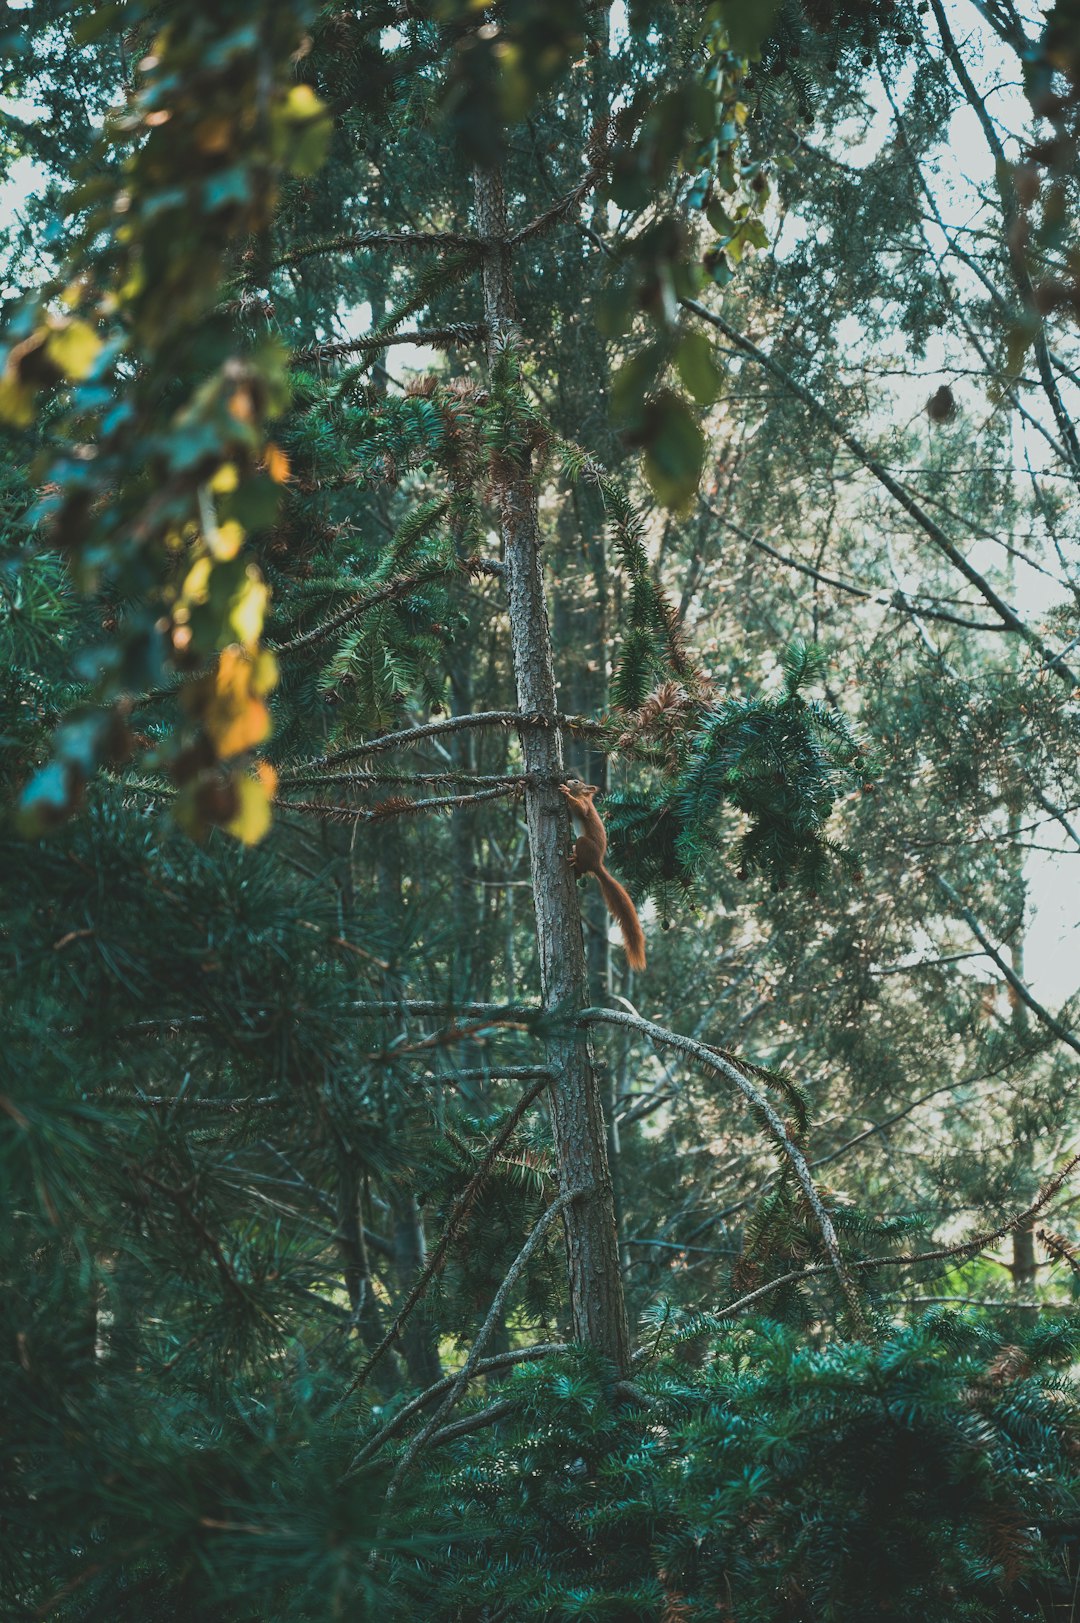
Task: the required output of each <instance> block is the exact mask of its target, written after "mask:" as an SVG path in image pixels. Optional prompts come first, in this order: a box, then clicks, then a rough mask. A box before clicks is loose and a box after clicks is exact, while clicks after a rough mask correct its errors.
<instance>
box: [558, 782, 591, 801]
mask: <svg viewBox="0 0 1080 1623" xmlns="http://www.w3.org/2000/svg"><path fill="white" fill-rule="evenodd" d="M563 788H564V789H566V790H567V791H568V792H569V793H570V794H572V795H575V796H576V797H577V798H578V799H579V800H591V799H592V798H593V796H594V795H598V794H599V793H600V788H599V785H598V784H595V783H583V782H582V781H581V779H580V778H567V780H566V782H565V783H564V784H563Z"/></svg>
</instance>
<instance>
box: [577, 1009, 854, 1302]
mask: <svg viewBox="0 0 1080 1623" xmlns="http://www.w3.org/2000/svg"><path fill="white" fill-rule="evenodd" d="M579 1019H580V1020H581V1021H582V1022H583V1023H586V1024H593V1023H598V1024H603V1025H611V1026H628V1027H630V1029H631V1030H634V1031H640V1032H642V1033H643V1034H644V1035H645V1036H647V1037H650V1038H651V1039H652V1041H653V1042H657V1043H664V1044H666V1045H667V1046H668V1047H669V1048H677V1049H679V1050H680V1051H681V1052H682V1053H684V1054H688V1055H689V1056H690V1057H691V1059H695V1060H697V1061H698V1063H699V1064H701V1065H705V1066H707V1067H708V1068H709V1069H710V1070H712V1071H715V1072H716V1073H717V1074H718V1075H719V1076H723V1077H726V1078H727V1080H728V1081H729V1082H734V1084H735V1086H736V1087H737V1088H738V1090H739V1092H740V1093H741V1094H742V1095H743V1097H744V1098H745V1099H746V1100H747V1101H748V1103H750V1104H752V1105H753V1106H754V1108H755V1109H756V1110H759V1111H760V1112H761V1114H762V1115H763V1116H764V1117H765V1120H766V1121H767V1122H768V1124H769V1127H770V1128H771V1129H772V1132H773V1135H774V1137H775V1138H776V1141H777V1143H778V1144H779V1145H780V1147H781V1148H782V1149H783V1151H784V1154H785V1155H786V1156H787V1158H788V1160H789V1161H790V1162H791V1165H792V1168H793V1169H794V1172H795V1176H796V1177H797V1178H798V1180H799V1183H800V1184H801V1185H802V1190H803V1193H804V1195H805V1196H806V1200H807V1204H808V1205H809V1207H810V1209H811V1211H812V1212H813V1214H814V1217H815V1219H816V1221H817V1225H818V1228H819V1229H820V1231H821V1237H822V1240H823V1241H824V1243H825V1249H826V1251H827V1252H828V1254H829V1257H830V1259H831V1263H832V1267H833V1268H834V1270H835V1272H836V1276H837V1279H838V1280H839V1282H840V1288H841V1290H842V1291H843V1294H844V1298H845V1300H846V1301H847V1303H848V1306H849V1307H850V1309H851V1311H852V1314H853V1315H854V1317H855V1319H856V1321H857V1322H860V1323H861V1322H862V1320H863V1313H862V1308H861V1305H860V1303H859V1298H858V1296H857V1294H856V1292H855V1288H854V1286H853V1285H852V1283H851V1280H850V1278H849V1277H848V1274H847V1271H846V1268H845V1265H844V1259H843V1257H842V1256H841V1255H840V1244H839V1241H838V1240H837V1238H836V1230H835V1228H834V1227H833V1221H832V1218H831V1217H830V1216H829V1214H828V1212H827V1211H826V1210H825V1207H824V1205H823V1204H822V1201H821V1196H820V1195H819V1194H818V1192H817V1189H816V1187H815V1185H814V1180H813V1178H812V1177H811V1176H810V1169H809V1167H808V1166H807V1164H806V1157H805V1156H804V1155H803V1153H802V1151H801V1150H800V1149H799V1147H798V1145H797V1144H795V1143H794V1142H793V1141H792V1138H791V1135H790V1134H789V1133H788V1130H787V1128H786V1127H785V1125H784V1122H783V1121H782V1119H781V1117H780V1116H779V1114H778V1113H777V1111H776V1110H775V1109H774V1108H773V1106H772V1105H771V1104H770V1102H769V1100H768V1099H767V1098H766V1097H765V1095H764V1094H763V1093H762V1092H761V1089H760V1088H758V1087H757V1086H756V1085H755V1084H754V1083H753V1082H752V1081H751V1080H750V1078H749V1077H748V1076H746V1075H744V1074H743V1072H742V1071H741V1070H739V1069H738V1067H737V1066H736V1065H734V1064H732V1062H731V1061H730V1060H729V1059H725V1058H724V1056H723V1055H722V1054H721V1053H720V1052H719V1051H718V1050H717V1049H715V1048H712V1047H709V1046H708V1045H707V1044H705V1043H699V1042H695V1041H694V1039H693V1038H692V1037H684V1036H682V1035H681V1033H679V1032H676V1031H668V1030H667V1029H666V1028H665V1027H664V1026H658V1025H655V1024H654V1023H653V1021H651V1020H643V1019H642V1018H641V1017H640V1015H636V1014H623V1013H622V1012H621V1011H618V1010H615V1009H585V1010H584V1011H583V1013H582V1014H581V1015H580V1016H579Z"/></svg>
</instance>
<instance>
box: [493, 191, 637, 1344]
mask: <svg viewBox="0 0 1080 1623" xmlns="http://www.w3.org/2000/svg"><path fill="white" fill-rule="evenodd" d="M475 197H476V214H477V226H478V229H479V232H480V234H481V235H482V236H483V237H485V238H486V239H487V244H488V245H487V249H486V252H485V257H484V315H485V319H486V321H487V325H488V330H489V344H490V351H489V358H490V356H491V355H493V354H494V353H495V352H496V351H497V350H498V348H499V346H500V345H501V343H503V342H505V341H506V340H507V339H508V338H511V336H512V333H513V326H514V303H513V292H512V286H511V280H510V255H509V249H508V247H507V244H506V240H505V239H506V195H505V191H504V188H503V180H502V175H501V172H500V171H498V170H496V169H478V170H477V171H476V175H475ZM495 495H496V500H497V503H498V507H499V513H500V520H501V529H502V541H503V555H504V561H505V565H506V590H507V598H508V601H509V612H510V645H511V658H512V661H513V666H514V680H515V684H516V687H517V699H518V706H519V708H520V710H521V711H522V713H523V714H524V715H528V716H543V717H550V718H552V721H553V720H554V716H555V713H556V704H555V678H554V672H553V668H552V656H551V632H550V627H549V624H548V615H547V604H546V601H545V597H544V582H543V571H542V565H541V558H540V533H539V522H538V513H537V487H536V479H535V476H534V474H533V471H532V466H531V458H530V457H529V456H528V454H527V453H526V454H525V455H523V456H522V457H521V458H520V460H519V462H518V464H517V466H516V467H515V466H511V465H510V464H509V461H508V460H506V459H504V461H503V465H502V467H501V469H500V471H499V473H498V474H497V476H496V480H495ZM522 751H523V754H524V758H525V767H526V770H527V772H528V773H529V776H530V782H529V784H528V786H527V788H526V790H525V815H526V821H527V824H528V830H529V850H530V856H531V860H532V879H533V895H534V899H535V904H536V937H537V946H538V951H539V958H540V977H541V996H542V1001H543V1006H544V1008H545V1009H548V1010H552V1011H558V1013H560V1014H561V1015H563V1016H564V1017H567V1018H571V1019H572V1017H573V1015H574V1013H575V1012H576V1011H577V1010H578V1009H580V1008H582V1007H583V1006H584V1005H585V1002H586V996H587V987H586V977H585V953H584V949H583V946H582V939H581V918H580V915H579V913H578V906H577V896H576V892H575V886H574V877H573V873H572V871H571V868H570V864H569V862H568V861H567V858H568V855H569V852H570V846H571V838H570V820H569V817H568V814H567V811H566V807H565V803H564V802H563V799H562V796H561V795H560V794H559V791H558V782H559V780H560V777H561V775H562V771H563V761H562V741H561V738H560V735H559V732H558V730H557V728H556V727H555V726H554V725H550V726H547V727H526V728H523V729H522ZM548 1062H549V1064H550V1066H551V1069H552V1071H553V1073H554V1076H555V1081H554V1083H553V1085H552V1091H551V1100H552V1120H553V1125H554V1132H555V1143H556V1149H557V1154H558V1159H559V1180H560V1187H561V1189H562V1191H564V1192H565V1191H568V1190H573V1189H578V1188H581V1189H583V1190H584V1191H585V1193H584V1194H583V1195H582V1196H581V1197H580V1198H579V1199H578V1200H575V1201H573V1202H571V1204H570V1205H569V1206H568V1207H567V1208H566V1216H565V1220H564V1231H565V1235H566V1251H567V1267H568V1273H569V1284H570V1304H571V1310H572V1313H573V1323H574V1335H575V1337H576V1338H577V1339H578V1340H579V1341H583V1342H585V1343H587V1344H588V1345H589V1346H591V1347H595V1348H596V1349H597V1350H598V1351H599V1352H601V1353H603V1354H604V1356H605V1357H607V1358H608V1359H610V1361H611V1363H612V1364H613V1365H614V1366H615V1368H616V1370H617V1371H618V1372H619V1373H625V1372H626V1371H627V1370H628V1368H629V1355H630V1347H629V1341H630V1338H629V1331H628V1328H627V1322H626V1304H625V1300H624V1297H623V1287H622V1277H621V1274H620V1270H619V1252H618V1245H617V1241H616V1233H615V1216H614V1205H613V1200H612V1188H611V1176H610V1172H609V1170H608V1158H607V1148H606V1144H605V1129H604V1114H603V1109H602V1107H601V1103H600V1092H599V1088H598V1086H597V1079H596V1072H595V1069H594V1066H593V1059H592V1048H591V1040H590V1037H589V1035H588V1033H587V1032H586V1031H575V1030H571V1031H569V1032H568V1033H567V1034H566V1035H565V1036H556V1037H553V1038H552V1039H551V1041H550V1043H549V1046H548Z"/></svg>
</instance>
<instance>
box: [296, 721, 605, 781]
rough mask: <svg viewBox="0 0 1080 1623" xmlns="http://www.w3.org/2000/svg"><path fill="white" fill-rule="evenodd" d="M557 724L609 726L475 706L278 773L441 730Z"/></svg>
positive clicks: (583, 729)
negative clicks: (466, 713)
mask: <svg viewBox="0 0 1080 1623" xmlns="http://www.w3.org/2000/svg"><path fill="white" fill-rule="evenodd" d="M551 726H555V727H559V728H561V729H562V730H564V731H566V732H571V733H584V734H587V735H589V736H591V737H596V736H600V737H605V736H606V735H607V733H608V729H607V728H606V727H603V726H602V725H601V724H600V723H599V722H597V721H591V720H590V719H589V718H588V717H587V716H555V717H554V718H552V717H550V716H537V715H525V714H523V713H522V711H520V710H478V711H474V712H472V713H471V714H468V715H463V716H450V717H448V718H447V719H446V720H445V721H429V722H425V723H424V725H423V726H421V727H405V728H403V729H402V730H401V731H400V732H397V733H384V734H383V735H382V736H381V737H380V738H368V739H365V740H363V741H362V742H361V743H359V744H350V745H348V746H347V748H345V749H340V750H331V751H329V752H328V753H327V754H326V755H317V756H315V757H314V758H313V759H312V760H310V761H304V762H302V763H301V764H300V765H299V766H296V767H293V768H291V770H289V771H287V772H283V773H282V774H281V782H282V783H283V784H284V783H288V782H290V781H291V780H292V779H293V778H295V777H299V776H300V775H301V774H302V773H306V772H312V771H319V770H321V768H322V767H324V766H334V765H336V764H337V763H338V762H339V761H357V760H362V759H364V758H365V757H367V756H369V755H375V754H378V753H381V752H382V751H383V750H397V749H412V748H413V746H414V745H416V744H420V743H422V742H423V741H424V739H425V738H437V737H440V736H441V735H442V734H444V733H456V732H461V731H463V730H464V729H466V728H470V727H515V728H518V729H520V728H523V727H551Z"/></svg>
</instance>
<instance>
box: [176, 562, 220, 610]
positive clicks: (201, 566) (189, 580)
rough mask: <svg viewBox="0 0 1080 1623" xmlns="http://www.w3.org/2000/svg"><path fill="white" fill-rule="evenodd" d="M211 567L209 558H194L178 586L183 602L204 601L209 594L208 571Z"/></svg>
mask: <svg viewBox="0 0 1080 1623" xmlns="http://www.w3.org/2000/svg"><path fill="white" fill-rule="evenodd" d="M213 567H214V566H213V564H212V563H211V561H210V559H209V558H206V557H203V558H196V560H195V562H194V563H193V564H192V566H191V568H190V569H189V570H188V572H187V574H186V576H185V577H184V584H183V586H182V587H181V588H180V596H181V597H182V598H183V600H184V602H185V603H205V602H206V600H207V598H208V597H209V595H210V571H211V569H212V568H213Z"/></svg>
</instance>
